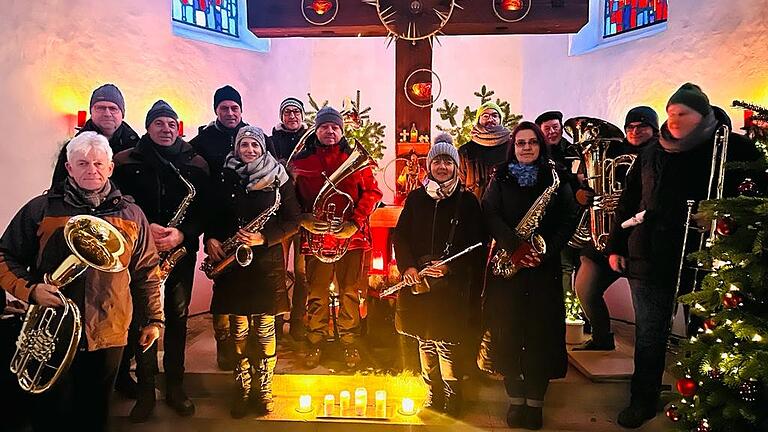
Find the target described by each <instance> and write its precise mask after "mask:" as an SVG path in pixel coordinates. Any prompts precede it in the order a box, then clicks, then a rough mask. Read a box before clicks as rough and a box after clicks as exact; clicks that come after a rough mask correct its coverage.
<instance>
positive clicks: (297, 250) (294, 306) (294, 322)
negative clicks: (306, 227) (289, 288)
mask: <svg viewBox="0 0 768 432" xmlns="http://www.w3.org/2000/svg"><path fill="white" fill-rule="evenodd" d="M291 243H293V276H294V283H293V292H292V293H291V328H293V326H296V327H299V326H303V325H304V316H305V315H306V314H307V294H308V292H307V270H306V257H305V256H304V255H302V254H301V235H300V234H296V235H295V236H293V238H292V239H291V240H290V241H288V242H286V243H284V244H283V250H285V256H286V259H285V262H288V252H289V248H290V245H291Z"/></svg>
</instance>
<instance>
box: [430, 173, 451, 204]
mask: <svg viewBox="0 0 768 432" xmlns="http://www.w3.org/2000/svg"><path fill="white" fill-rule="evenodd" d="M458 185H459V176H457V175H454V176H453V178H452V179H450V180H446V181H444V182H443V183H438V182H437V180H435V179H434V178H433V177H432V175H430V176H429V177H427V178H426V179H425V180H424V190H426V191H427V195H429V196H430V197H432V199H433V200H435V201H440V200H442V199H445V198H448V197H449V196H451V195H452V194H453V191H455V190H456V186H458Z"/></svg>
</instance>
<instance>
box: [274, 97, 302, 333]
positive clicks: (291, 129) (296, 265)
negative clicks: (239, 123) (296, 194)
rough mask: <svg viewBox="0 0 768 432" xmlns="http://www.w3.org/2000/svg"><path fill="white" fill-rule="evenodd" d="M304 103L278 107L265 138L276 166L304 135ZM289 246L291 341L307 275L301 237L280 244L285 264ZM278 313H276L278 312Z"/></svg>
mask: <svg viewBox="0 0 768 432" xmlns="http://www.w3.org/2000/svg"><path fill="white" fill-rule="evenodd" d="M304 114H305V113H304V103H302V102H301V101H300V100H299V99H297V98H295V97H288V98H285V100H283V101H282V102H281V103H280V122H279V123H278V124H277V126H275V127H273V128H272V136H271V137H269V138H267V148H268V149H271V152H272V154H273V155H274V156H275V159H277V160H278V161H279V162H280V163H282V164H283V165H286V164H287V162H288V158H289V157H290V156H291V153H292V152H293V150H294V149H295V148H296V144H298V142H299V139H301V137H302V136H303V135H304V133H305V132H306V131H307V128H306V126H305V125H304ZM291 244H293V247H294V249H293V251H294V253H293V281H294V282H293V293H292V295H291V307H290V308H288V309H290V332H291V336H292V337H293V338H294V339H295V340H302V339H303V338H304V315H305V314H306V304H307V275H306V271H305V269H304V256H303V255H302V254H301V253H300V252H299V247H300V246H301V236H300V235H298V234H296V235H295V236H293V237H292V238H290V239H287V240H286V241H284V242H283V252H284V253H285V262H286V263H287V262H288V256H289V252H290V247H291ZM278 312H279V311H278ZM282 317H283V315H279V314H278V317H277V321H278V323H277V330H278V334H279V333H280V330H281V329H282V321H281V320H282V319H283V318H282Z"/></svg>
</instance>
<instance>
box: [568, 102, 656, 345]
mask: <svg viewBox="0 0 768 432" xmlns="http://www.w3.org/2000/svg"><path fill="white" fill-rule="evenodd" d="M624 131H625V132H626V134H627V137H626V139H624V140H622V141H621V142H612V143H611V144H610V146H609V147H608V149H607V150H606V157H607V158H610V159H615V158H617V157H619V156H623V155H634V156H637V155H638V154H639V153H640V152H641V151H642V150H643V149H644V148H645V147H646V146H647V145H648V144H649V143H651V142H653V141H654V140H656V139H658V136H659V116H658V115H657V114H656V111H654V110H653V108H651V107H648V106H638V107H634V108H632V109H631V110H629V112H628V113H627V116H626V119H625V121H624ZM601 163H603V162H601ZM627 174H628V171H627V170H626V169H621V168H618V169H617V170H616V172H615V175H616V177H615V180H616V182H618V183H620V184H626V181H625V179H626V175H627ZM586 190H587V191H588V192H587V193H588V194H589V195H592V196H593V195H594V191H592V190H591V189H588V188H587V189H586ZM614 193H615V194H616V195H617V196H618V195H619V194H620V193H621V192H620V191H616V192H614ZM601 210H602V211H605V212H611V211H613V208H611V207H609V205H607V204H606V205H603V206H602V207H601ZM580 260H581V264H580V265H579V271H578V272H576V280H575V281H574V289H575V290H576V294H577V295H578V297H579V301H580V303H581V307H582V309H583V310H584V313H585V314H586V316H587V318H588V319H589V322H590V324H591V327H592V338H591V339H590V340H588V341H586V342H584V343H583V344H581V345H580V346H577V347H575V348H574V350H576V351H610V350H613V349H614V348H615V343H614V339H613V333H611V316H610V313H609V311H608V306H607V305H606V304H605V299H604V298H603V295H604V294H605V291H607V290H608V287H610V286H611V284H613V283H614V282H615V281H616V279H618V278H620V277H621V274H619V273H616V272H614V271H613V270H611V267H610V266H609V265H608V257H607V256H606V255H605V254H604V253H602V252H600V251H598V250H597V249H596V248H595V246H594V244H592V242H590V243H589V244H588V245H586V246H584V247H583V248H582V249H581V257H580Z"/></svg>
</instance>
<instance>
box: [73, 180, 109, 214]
mask: <svg viewBox="0 0 768 432" xmlns="http://www.w3.org/2000/svg"><path fill="white" fill-rule="evenodd" d="M111 191H112V185H111V183H110V182H109V181H107V183H106V184H105V185H104V186H102V188H101V189H99V190H96V191H89V190H85V189H83V188H81V187H80V186H78V185H77V183H75V179H73V178H72V177H67V185H66V186H65V187H64V194H65V195H66V196H67V197H69V199H70V200H71V201H72V202H73V203H76V204H83V205H86V206H88V207H90V208H97V207H98V206H100V205H101V203H103V202H104V201H106V200H107V197H108V196H109V193H110V192H111Z"/></svg>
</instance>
